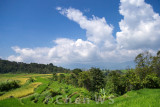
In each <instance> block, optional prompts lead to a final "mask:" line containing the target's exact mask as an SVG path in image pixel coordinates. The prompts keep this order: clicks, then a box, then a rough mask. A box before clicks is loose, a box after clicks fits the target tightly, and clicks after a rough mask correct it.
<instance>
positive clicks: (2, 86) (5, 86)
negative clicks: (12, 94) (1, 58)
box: [0, 80, 20, 91]
mask: <svg viewBox="0 0 160 107" xmlns="http://www.w3.org/2000/svg"><path fill="white" fill-rule="evenodd" d="M19 87H20V86H19V84H18V82H17V81H15V80H8V81H5V82H1V83H0V91H9V90H11V89H15V88H19Z"/></svg>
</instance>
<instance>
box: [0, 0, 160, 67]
mask: <svg viewBox="0 0 160 107" xmlns="http://www.w3.org/2000/svg"><path fill="white" fill-rule="evenodd" d="M124 1H125V0H122V1H119V0H76V1H75V0H14V1H13V0H1V1H0V57H2V58H3V59H9V60H14V61H23V62H38V63H49V62H51V63H53V64H55V65H59V66H61V65H62V66H64V67H69V68H71V66H73V65H75V63H78V64H77V65H86V62H88V61H90V62H94V63H87V64H88V65H89V66H93V65H97V67H101V65H103V63H104V62H105V63H113V65H112V66H113V67H114V63H116V64H117V63H122V62H128V61H132V60H133V57H135V54H137V53H138V52H141V51H143V50H150V51H151V52H153V53H154V52H156V51H157V50H158V49H159V47H158V45H159V44H158V43H156V42H157V41H156V40H159V36H157V35H158V34H159V32H158V33H157V32H156V30H157V29H159V26H158V25H154V27H153V31H148V36H147V37H150V35H151V34H150V32H155V35H156V36H155V37H154V38H156V37H157V38H156V40H155V41H154V42H155V43H153V41H151V43H149V44H145V41H147V40H141V41H139V42H138V43H137V44H138V45H136V46H135V45H128V43H125V44H123V42H124V41H128V42H130V40H129V39H126V38H127V37H126V36H127V35H126V36H125V34H126V32H124V31H123V30H122V29H121V28H122V26H121V28H120V25H119V22H120V21H121V20H123V18H124V16H125V15H126V14H125V11H124V10H127V9H128V7H125V6H123V4H124V5H131V4H130V3H127V2H124ZM129 1H131V0H129ZM133 1H134V0H133ZM138 1H140V4H138V5H139V7H142V9H144V8H143V7H144V6H146V5H145V4H150V5H151V6H152V7H151V8H150V7H148V9H153V12H151V13H145V14H148V15H147V16H144V17H143V18H141V16H140V17H139V15H137V16H136V15H135V18H136V19H137V20H138V19H139V20H140V21H139V22H141V21H143V20H145V17H147V18H151V17H152V16H153V15H154V14H156V13H158V14H160V1H159V0H145V1H143V0H138ZM141 1H142V2H144V3H145V4H144V3H141ZM120 5H121V6H123V7H124V10H123V8H122V9H121V10H122V11H123V12H122V13H120V12H119V10H120V7H119V6H120ZM132 5H133V4H132ZM135 5H137V4H135ZM57 7H61V9H60V10H57V9H56V8H57ZM70 8H71V9H72V10H71V11H72V12H73V11H75V10H78V11H79V12H81V13H83V16H85V17H86V18H87V20H92V21H93V23H94V22H95V21H94V19H93V18H92V15H94V16H96V17H98V18H99V19H101V18H102V17H104V19H105V21H106V23H105V22H103V23H102V24H100V25H99V26H101V25H103V24H105V25H106V26H108V27H109V28H111V31H110V33H109V34H110V35H112V36H113V37H114V38H115V39H116V38H118V37H119V39H117V40H115V41H116V43H117V44H118V45H117V44H113V45H117V46H116V49H114V48H113V47H112V49H113V50H114V51H115V50H116V51H118V53H119V54H115V55H113V54H114V53H116V52H113V53H112V55H113V56H112V55H111V56H110V57H113V59H116V57H115V56H118V55H120V57H121V58H122V59H119V60H114V61H113V62H110V58H107V57H104V56H109V55H110V54H111V53H107V51H111V50H110V49H109V48H107V49H106V48H105V49H106V50H107V51H105V52H104V51H103V50H105V49H104V48H103V50H101V49H99V48H100V47H104V46H101V44H99V43H97V42H96V41H95V40H93V39H98V38H99V37H98V36H97V38H92V37H95V34H93V33H94V32H91V30H90V28H88V27H84V25H81V24H80V23H81V22H79V21H77V20H75V19H74V16H72V18H69V17H68V16H67V15H70V13H67V11H68V10H69V9H70ZM137 8H138V6H137ZM129 11H131V13H132V11H136V7H133V9H132V8H131V10H130V9H129ZM61 12H64V13H63V14H62V13H61ZM83 16H82V17H83ZM127 18H128V16H126V19H124V21H126V24H128V25H127V26H129V27H130V26H132V25H131V24H130V22H134V21H135V20H130V19H129V20H130V22H127V21H128V19H127ZM99 19H95V20H96V21H97V22H98V21H100V20H99ZM155 20H157V23H158V22H159V18H157V19H155ZM153 21H154V20H153ZM136 22H137V21H136ZM151 22H152V21H151ZM137 23H138V22H137ZM144 23H145V24H144V26H145V25H146V26H147V24H148V23H149V22H148V21H147V22H145V21H144ZM155 23H156V22H155ZM105 25H104V27H105ZM137 26H141V25H139V23H138V24H137ZM101 27H102V28H103V26H101ZM131 28H132V27H131ZM93 30H94V29H93ZM106 30H107V29H106ZM108 30H109V29H108ZM132 31H133V30H129V32H132ZM138 31H140V29H138ZM86 32H89V33H90V35H87V34H86ZM108 32H109V31H108ZM117 32H122V33H120V34H117ZM142 32H143V31H142ZM106 34H108V33H107V32H106ZM123 34H124V35H123ZM131 34H133V35H134V33H133V32H132V33H131ZM153 34H154V33H153ZM96 35H97V33H96ZM121 35H123V36H124V37H122V36H121ZM128 35H129V34H128ZM102 36H103V35H102ZM120 37H121V38H120ZM125 37H126V38H125ZM59 38H61V40H62V41H65V42H66V41H68V40H72V41H71V42H73V43H76V41H78V39H81V40H83V41H81V43H82V44H85V43H86V42H87V43H86V44H90V43H92V46H95V47H96V49H95V50H97V48H98V49H99V51H98V52H95V51H93V50H94V49H93V50H91V52H93V53H100V54H96V55H93V54H90V53H91V52H88V53H87V55H88V56H84V55H82V56H81V55H79V54H78V55H79V56H78V55H75V52H73V50H76V49H75V48H71V49H68V48H66V47H65V48H66V50H70V51H69V54H74V55H75V56H68V55H66V54H62V55H64V56H66V57H65V58H62V55H61V56H57V55H55V53H57V54H58V51H59V50H63V49H62V47H63V46H60V45H61V44H60V43H59V41H60V42H61V40H59V41H58V39H59ZM63 38H67V40H64V39H63ZM128 38H129V37H128ZM144 38H146V37H144ZM102 39H104V38H102ZM56 40H57V41H58V42H56ZM148 40H151V39H150V38H148ZM108 41H109V40H108ZM111 41H112V40H111ZM113 41H114V40H113ZM133 41H134V40H133ZM135 41H136V40H135ZM83 42H85V43H83ZM103 42H104V41H103ZM78 43H79V42H78ZM59 44H60V45H59ZM67 44H68V42H67V43H66V44H65V43H63V45H67ZM131 44H132V43H131ZM133 44H134V43H133ZM122 45H123V46H122ZM76 46H77V45H76ZM87 46H88V45H87ZM59 47H60V48H59ZM69 47H71V46H69ZM84 47H85V46H84ZM117 47H124V48H123V49H125V51H127V52H129V53H132V52H133V51H134V52H133V53H132V54H131V56H130V57H129V56H124V55H123V54H124V53H123V54H122V52H120V51H119V50H121V51H122V50H123V49H117ZM154 47H155V48H154ZM37 48H38V49H39V50H43V49H44V48H45V49H46V52H44V53H43V52H39V50H38V49H37ZM53 48H56V49H55V50H58V51H52V50H53ZM85 48H86V47H85ZM88 48H90V47H88ZM45 49H44V50H45ZM83 49H84V48H83V47H81V48H79V50H82V52H83V51H85V50H83ZM66 50H63V51H61V52H66ZM79 50H77V51H79ZM30 51H34V52H33V53H34V54H35V53H36V54H39V56H40V57H39V59H41V57H42V59H43V61H41V60H39V59H38V58H35V57H31V56H34V55H32V54H27V55H26V54H25V53H29V52H30ZM77 51H76V52H77ZM131 51H132V52H131ZM49 53H52V55H50V56H49V57H48V56H46V54H47V55H49ZM84 53H85V52H84ZM44 54H45V55H44ZM30 55H31V56H30ZM43 55H44V56H43ZM101 55H102V57H99V56H101ZM76 56H77V57H79V58H80V59H79V58H74V59H71V60H70V61H68V59H70V58H72V57H76ZM89 56H92V57H89ZM44 57H48V58H44ZM81 57H82V58H81ZM95 57H96V58H98V61H99V60H101V58H103V59H104V60H103V61H101V62H100V63H99V62H96V60H97V59H95ZM58 58H59V59H58ZM83 58H84V60H81V59H83ZM86 59H87V60H86ZM55 60H58V61H55ZM62 62H63V63H62ZM84 62H85V63H84ZM101 63H102V64H101ZM77 65H76V66H75V67H78V66H77ZM103 67H105V65H103ZM106 67H107V66H106Z"/></svg>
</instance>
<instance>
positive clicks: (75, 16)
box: [8, 0, 160, 67]
mask: <svg viewBox="0 0 160 107" xmlns="http://www.w3.org/2000/svg"><path fill="white" fill-rule="evenodd" d="M120 2H121V3H120V9H119V12H120V14H121V15H123V17H124V18H123V19H122V20H121V21H120V22H119V26H120V31H119V32H117V34H116V36H115V37H113V29H114V27H113V25H110V24H108V23H107V21H106V19H105V18H104V17H102V18H99V17H96V16H94V15H93V16H92V18H88V17H87V16H85V15H84V14H83V13H82V12H81V11H80V10H78V9H74V8H67V9H66V8H62V7H57V8H56V9H57V11H59V13H60V14H62V15H64V16H65V17H67V18H68V19H69V20H72V21H74V22H76V23H77V24H79V26H80V27H81V28H82V29H84V30H86V37H87V39H86V40H82V39H80V38H79V39H77V40H73V39H70V38H58V39H56V40H54V41H53V42H54V43H55V46H53V47H50V48H49V47H39V48H33V49H31V48H20V47H12V49H13V50H14V51H15V52H16V53H17V55H11V56H9V57H8V59H9V60H12V61H23V62H38V63H53V64H55V65H59V66H66V65H69V66H70V67H71V66H72V65H74V64H77V66H76V67H79V66H80V65H81V64H83V65H91V66H93V65H98V66H99V67H101V66H106V67H107V65H106V64H108V63H109V62H111V63H115V62H116V64H117V63H121V62H125V61H131V60H133V59H134V57H135V56H136V55H137V54H138V53H140V52H142V51H143V50H150V52H152V53H154V52H155V51H156V50H157V49H158V48H159V46H160V42H159V41H160V16H159V14H157V13H155V12H154V11H153V8H152V7H151V5H149V4H147V3H145V2H144V0H121V1H120ZM116 66H117V65H116ZM126 66H127V65H126Z"/></svg>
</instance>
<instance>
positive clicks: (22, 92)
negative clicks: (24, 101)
mask: <svg viewBox="0 0 160 107" xmlns="http://www.w3.org/2000/svg"><path fill="white" fill-rule="evenodd" d="M41 84H42V83H41V82H35V83H31V84H29V85H27V86H25V87H21V88H18V89H15V90H12V91H10V92H7V93H6V94H4V95H2V96H0V100H3V99H6V98H9V97H10V96H13V97H16V98H21V97H24V96H27V95H30V94H33V93H34V89H35V88H36V87H38V86H39V85H41Z"/></svg>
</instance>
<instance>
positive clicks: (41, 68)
mask: <svg viewBox="0 0 160 107" xmlns="http://www.w3.org/2000/svg"><path fill="white" fill-rule="evenodd" d="M68 71H69V69H65V68H63V67H57V66H55V65H53V64H52V63H50V64H47V65H45V64H37V63H30V64H27V63H23V62H11V61H7V60H2V59H0V73H40V74H46V73H53V72H56V73H65V72H68Z"/></svg>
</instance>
